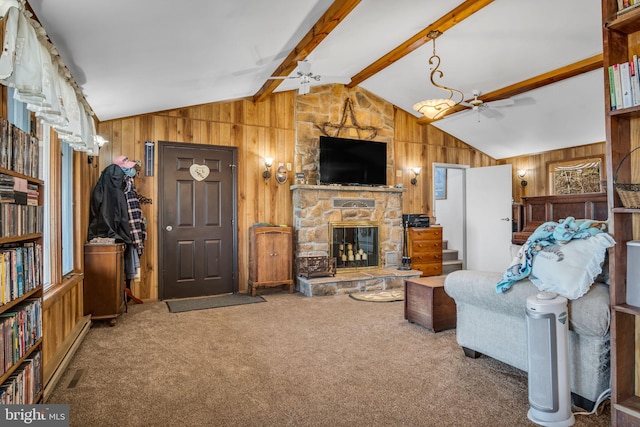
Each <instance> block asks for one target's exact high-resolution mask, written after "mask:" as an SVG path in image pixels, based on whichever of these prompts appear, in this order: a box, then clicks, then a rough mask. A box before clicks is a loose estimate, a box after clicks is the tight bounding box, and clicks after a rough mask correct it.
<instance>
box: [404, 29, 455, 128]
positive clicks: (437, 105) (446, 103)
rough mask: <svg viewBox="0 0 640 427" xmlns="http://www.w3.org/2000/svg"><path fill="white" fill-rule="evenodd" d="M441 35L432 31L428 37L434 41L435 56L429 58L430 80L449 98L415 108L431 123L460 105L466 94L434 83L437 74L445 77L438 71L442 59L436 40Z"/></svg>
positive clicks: (428, 100)
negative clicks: (445, 92) (437, 53)
mask: <svg viewBox="0 0 640 427" xmlns="http://www.w3.org/2000/svg"><path fill="white" fill-rule="evenodd" d="M441 35H442V33H441V32H440V31H438V30H434V31H430V32H429V34H427V37H429V38H430V39H431V40H432V41H433V55H431V58H429V65H431V67H432V68H431V75H430V79H431V84H432V85H433V86H435V87H437V88H438V89H442V90H444V91H447V92H449V97H448V98H440V99H427V100H425V101H420V102H418V103H416V104H415V105H414V106H413V109H414V110H416V111H417V112H419V113H420V114H422V115H424V116H425V117H426V118H427V119H429V120H431V121H433V120H436V119H438V118H440V117H441V116H442V115H443V114H444V113H445V112H446V111H447V110H449V109H451V108H453V107H455V106H456V105H458V104H460V103H461V102H462V101H463V98H464V94H463V93H462V92H461V91H459V90H457V89H452V88H449V87H447V86H443V85H440V84H438V83H436V82H435V81H434V75H436V74H437V77H438V78H440V79H441V78H442V77H444V73H443V72H442V71H441V70H439V69H438V67H440V57H439V56H438V55H436V38H438V37H439V36H441ZM456 99H457V100H456Z"/></svg>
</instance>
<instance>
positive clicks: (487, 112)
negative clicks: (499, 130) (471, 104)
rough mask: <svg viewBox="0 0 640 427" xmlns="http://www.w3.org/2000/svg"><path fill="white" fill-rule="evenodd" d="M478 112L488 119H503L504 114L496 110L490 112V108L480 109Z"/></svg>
mask: <svg viewBox="0 0 640 427" xmlns="http://www.w3.org/2000/svg"><path fill="white" fill-rule="evenodd" d="M478 112H479V113H480V114H482V115H483V116H485V117H486V118H488V119H497V118H500V117H504V114H502V113H501V112H499V111H497V110H492V109H491V108H480V109H479V110H478Z"/></svg>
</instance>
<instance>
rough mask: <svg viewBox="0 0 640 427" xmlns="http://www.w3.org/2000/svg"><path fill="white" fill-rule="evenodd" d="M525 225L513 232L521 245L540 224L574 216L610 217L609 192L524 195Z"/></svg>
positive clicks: (514, 239) (604, 219)
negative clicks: (608, 206)
mask: <svg viewBox="0 0 640 427" xmlns="http://www.w3.org/2000/svg"><path fill="white" fill-rule="evenodd" d="M522 208H523V210H524V226H523V228H522V230H520V231H516V232H514V233H513V237H512V242H513V243H514V244H518V245H521V244H523V243H524V242H526V241H527V238H528V237H529V235H530V234H531V233H533V232H534V231H535V230H536V228H538V226H539V225H540V224H542V223H544V222H547V221H558V220H561V219H564V218H566V217H569V216H572V217H574V218H576V219H597V220H598V221H606V220H607V219H608V208H607V193H589V194H571V195H566V196H536V197H523V198H522Z"/></svg>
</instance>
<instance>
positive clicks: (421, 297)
mask: <svg viewBox="0 0 640 427" xmlns="http://www.w3.org/2000/svg"><path fill="white" fill-rule="evenodd" d="M445 277H446V276H435V277H418V278H416V279H408V280H405V282H404V291H405V292H404V318H405V319H407V320H408V321H409V322H411V323H416V324H418V325H421V326H424V327H425V328H428V329H431V330H433V332H439V331H442V330H445V329H451V328H455V327H456V303H455V301H454V300H453V298H451V297H450V296H449V295H447V293H446V292H445V291H444V279H445Z"/></svg>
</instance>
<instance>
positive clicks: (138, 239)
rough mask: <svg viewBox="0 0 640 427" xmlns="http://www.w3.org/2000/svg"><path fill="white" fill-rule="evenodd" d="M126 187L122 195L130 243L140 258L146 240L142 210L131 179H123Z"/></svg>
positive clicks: (128, 177)
mask: <svg viewBox="0 0 640 427" xmlns="http://www.w3.org/2000/svg"><path fill="white" fill-rule="evenodd" d="M125 181H126V186H125V189H124V195H125V197H126V198H127V211H128V213H129V226H130V227H131V242H132V244H133V247H134V248H135V249H136V251H137V252H138V256H142V252H143V251H144V241H145V240H146V239H147V227H146V225H145V220H144V217H143V216H142V209H141V208H140V200H138V194H137V193H136V187H135V185H134V184H133V178H131V177H130V176H127V177H125Z"/></svg>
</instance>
